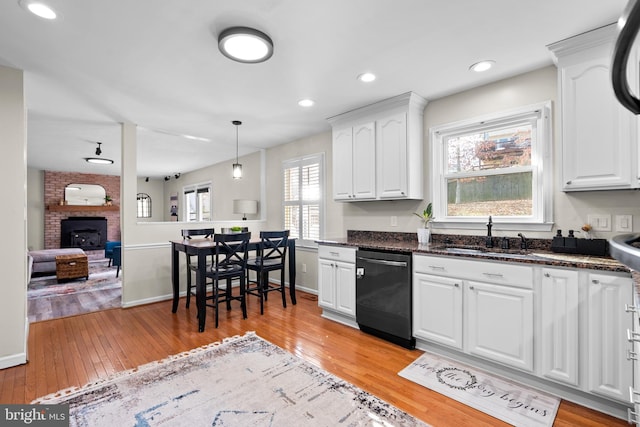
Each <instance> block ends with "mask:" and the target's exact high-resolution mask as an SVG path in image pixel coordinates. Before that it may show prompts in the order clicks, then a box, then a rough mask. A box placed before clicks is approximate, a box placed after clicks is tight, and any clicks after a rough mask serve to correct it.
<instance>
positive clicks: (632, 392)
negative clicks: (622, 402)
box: [629, 387, 640, 405]
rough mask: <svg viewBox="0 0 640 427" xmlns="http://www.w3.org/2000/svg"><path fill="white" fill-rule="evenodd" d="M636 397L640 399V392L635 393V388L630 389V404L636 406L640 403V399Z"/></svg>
mask: <svg viewBox="0 0 640 427" xmlns="http://www.w3.org/2000/svg"><path fill="white" fill-rule="evenodd" d="M636 397H640V392H638V391H635V390H634V389H633V387H629V402H631V403H633V404H634V405H635V404H638V403H640V399H636Z"/></svg>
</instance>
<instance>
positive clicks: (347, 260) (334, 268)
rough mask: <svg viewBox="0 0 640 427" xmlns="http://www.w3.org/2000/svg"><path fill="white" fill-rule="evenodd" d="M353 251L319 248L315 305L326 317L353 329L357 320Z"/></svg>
mask: <svg viewBox="0 0 640 427" xmlns="http://www.w3.org/2000/svg"><path fill="white" fill-rule="evenodd" d="M355 261H356V250H355V249H354V248H343V247H333V246H320V247H319V248H318V305H319V306H320V307H322V308H323V309H324V314H325V315H326V316H325V317H330V318H332V319H333V320H338V321H343V322H344V323H348V324H350V325H352V326H353V324H355V318H356V264H355Z"/></svg>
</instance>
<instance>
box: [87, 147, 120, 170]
mask: <svg viewBox="0 0 640 427" xmlns="http://www.w3.org/2000/svg"><path fill="white" fill-rule="evenodd" d="M96 144H98V147H97V148H96V156H99V155H101V154H102V148H100V145H102V142H97V143H96ZM85 160H86V161H87V162H89V163H96V164H99V165H110V164H113V160H111V159H106V158H104V157H85Z"/></svg>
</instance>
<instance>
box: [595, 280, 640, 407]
mask: <svg viewBox="0 0 640 427" xmlns="http://www.w3.org/2000/svg"><path fill="white" fill-rule="evenodd" d="M587 287H588V299H589V337H588V339H589V347H588V348H589V350H588V351H589V366H588V372H589V391H590V392H592V393H595V394H599V395H603V396H607V397H611V398H614V399H616V400H620V401H623V402H629V389H630V388H631V386H632V383H633V367H632V364H631V361H630V360H628V359H627V350H628V349H629V348H630V347H629V341H628V337H627V330H628V329H629V328H631V327H632V316H631V313H628V312H625V310H624V307H625V304H627V305H631V304H632V302H633V289H632V284H631V279H628V278H626V277H619V276H610V275H604V274H596V273H591V274H589V276H588V281H587Z"/></svg>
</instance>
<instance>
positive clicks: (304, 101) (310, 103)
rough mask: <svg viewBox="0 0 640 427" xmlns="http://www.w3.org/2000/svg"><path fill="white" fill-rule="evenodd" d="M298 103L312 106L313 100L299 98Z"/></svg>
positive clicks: (303, 105)
mask: <svg viewBox="0 0 640 427" xmlns="http://www.w3.org/2000/svg"><path fill="white" fill-rule="evenodd" d="M298 105H299V106H301V107H313V106H314V105H315V102H314V101H313V99H301V100H300V101H298Z"/></svg>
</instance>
